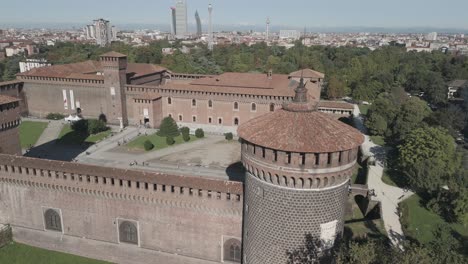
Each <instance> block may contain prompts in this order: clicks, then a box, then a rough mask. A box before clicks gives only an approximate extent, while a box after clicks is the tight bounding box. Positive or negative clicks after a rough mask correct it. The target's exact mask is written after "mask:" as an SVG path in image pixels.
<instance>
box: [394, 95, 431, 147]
mask: <svg viewBox="0 0 468 264" xmlns="http://www.w3.org/2000/svg"><path fill="white" fill-rule="evenodd" d="M430 113H431V110H430V109H429V107H428V106H427V104H426V102H424V101H423V100H421V99H419V98H416V97H411V98H409V99H408V100H407V101H406V102H404V103H403V104H402V106H401V110H400V111H399V112H398V114H397V117H396V120H395V125H394V126H393V134H394V135H395V136H396V137H397V139H400V140H401V139H404V138H405V136H406V135H407V134H408V133H410V132H411V131H412V130H413V129H415V128H418V127H421V124H422V121H423V120H424V118H426V117H427V116H429V114H430Z"/></svg>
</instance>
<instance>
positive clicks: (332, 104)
mask: <svg viewBox="0 0 468 264" xmlns="http://www.w3.org/2000/svg"><path fill="white" fill-rule="evenodd" d="M318 107H319V108H320V107H323V108H337V109H349V110H353V109H354V106H353V105H352V104H350V103H347V102H343V101H320V102H319V104H318Z"/></svg>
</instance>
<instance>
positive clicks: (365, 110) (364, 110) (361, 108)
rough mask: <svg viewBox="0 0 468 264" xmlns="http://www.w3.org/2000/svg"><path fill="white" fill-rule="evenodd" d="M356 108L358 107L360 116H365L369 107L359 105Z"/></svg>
mask: <svg viewBox="0 0 468 264" xmlns="http://www.w3.org/2000/svg"><path fill="white" fill-rule="evenodd" d="M358 106H359V111H361V114H362V115H367V111H369V107H370V105H363V104H359V105H358Z"/></svg>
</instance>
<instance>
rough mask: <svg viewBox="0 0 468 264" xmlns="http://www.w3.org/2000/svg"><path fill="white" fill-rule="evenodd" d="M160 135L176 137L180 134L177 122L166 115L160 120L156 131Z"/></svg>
mask: <svg viewBox="0 0 468 264" xmlns="http://www.w3.org/2000/svg"><path fill="white" fill-rule="evenodd" d="M156 134H157V135H158V136H160V137H173V138H174V137H177V136H179V135H180V132H179V128H178V127H177V123H176V122H175V121H174V119H172V117H170V116H168V117H165V118H164V119H163V120H162V121H161V125H160V126H159V131H158V132H157V133H156Z"/></svg>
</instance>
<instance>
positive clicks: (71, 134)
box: [57, 124, 112, 145]
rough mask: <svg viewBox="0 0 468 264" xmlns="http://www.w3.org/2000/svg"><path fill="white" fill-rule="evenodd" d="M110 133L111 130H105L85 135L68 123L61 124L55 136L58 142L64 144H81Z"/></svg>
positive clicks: (95, 140)
mask: <svg viewBox="0 0 468 264" xmlns="http://www.w3.org/2000/svg"><path fill="white" fill-rule="evenodd" d="M111 133H112V131H111V130H107V131H104V132H101V133H98V134H93V135H87V134H83V133H79V132H76V131H74V130H73V129H72V128H71V126H70V125H69V124H66V125H64V126H63V128H62V130H61V131H60V134H59V136H58V138H57V140H58V142H59V143H60V144H66V145H81V144H88V145H92V144H94V143H96V142H98V141H100V140H102V139H104V138H106V137H107V136H109V135H110V134H111Z"/></svg>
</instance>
